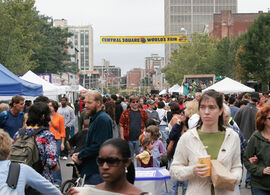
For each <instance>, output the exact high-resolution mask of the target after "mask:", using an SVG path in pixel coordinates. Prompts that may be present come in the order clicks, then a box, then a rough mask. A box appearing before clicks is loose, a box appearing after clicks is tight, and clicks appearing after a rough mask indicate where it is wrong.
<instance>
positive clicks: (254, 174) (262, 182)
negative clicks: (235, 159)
mask: <svg viewBox="0 0 270 195" xmlns="http://www.w3.org/2000/svg"><path fill="white" fill-rule="evenodd" d="M254 155H256V156H257V157H258V163H257V164H252V163H250V162H249V158H250V157H253V156H254ZM244 164H245V167H246V169H247V170H248V171H249V172H250V173H251V187H255V188H259V189H263V190H270V175H265V174H263V170H264V168H265V167H269V166H270V141H268V140H267V139H266V138H264V137H263V136H262V135H261V132H259V131H255V132H254V133H253V135H252V136H251V138H250V140H249V142H248V146H247V149H246V153H245V155H244Z"/></svg>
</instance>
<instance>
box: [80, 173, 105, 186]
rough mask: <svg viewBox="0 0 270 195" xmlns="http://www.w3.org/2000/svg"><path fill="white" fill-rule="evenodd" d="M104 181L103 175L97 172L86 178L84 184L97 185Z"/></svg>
mask: <svg viewBox="0 0 270 195" xmlns="http://www.w3.org/2000/svg"><path fill="white" fill-rule="evenodd" d="M102 182H103V179H102V177H101V176H100V174H98V173H96V174H93V175H90V176H89V177H87V178H85V181H84V184H88V185H97V184H100V183H102Z"/></svg>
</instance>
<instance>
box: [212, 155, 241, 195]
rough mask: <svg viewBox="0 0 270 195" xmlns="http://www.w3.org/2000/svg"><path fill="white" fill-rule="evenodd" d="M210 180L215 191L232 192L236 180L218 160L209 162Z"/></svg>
mask: <svg viewBox="0 0 270 195" xmlns="http://www.w3.org/2000/svg"><path fill="white" fill-rule="evenodd" d="M211 165H212V166H211V180H212V182H213V185H214V187H215V188H217V189H223V190H230V191H234V188H235V184H236V182H237V179H236V178H235V176H234V175H233V174H232V173H231V172H230V171H229V170H228V169H227V168H226V167H224V165H223V164H221V163H220V162H219V161H218V160H211Z"/></svg>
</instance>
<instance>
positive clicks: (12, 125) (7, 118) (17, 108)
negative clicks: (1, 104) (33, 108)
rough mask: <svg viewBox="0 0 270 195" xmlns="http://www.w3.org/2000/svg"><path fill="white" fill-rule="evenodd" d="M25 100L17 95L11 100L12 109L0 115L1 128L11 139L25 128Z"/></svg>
mask: <svg viewBox="0 0 270 195" xmlns="http://www.w3.org/2000/svg"><path fill="white" fill-rule="evenodd" d="M23 109H24V98H23V97H22V96H19V95H15V96H13V97H12V99H11V109H10V110H7V111H3V112H2V113H0V128H2V129H4V131H6V132H7V133H9V136H10V137H11V138H13V137H14V135H15V133H16V132H17V131H18V130H19V129H20V128H22V126H23V117H24V113H23Z"/></svg>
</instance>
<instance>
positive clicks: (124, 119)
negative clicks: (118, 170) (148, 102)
mask: <svg viewBox="0 0 270 195" xmlns="http://www.w3.org/2000/svg"><path fill="white" fill-rule="evenodd" d="M129 99H130V104H129V106H130V108H128V109H126V110H124V111H123V113H122V115H121V117H120V120H119V126H120V136H121V138H122V139H124V140H126V141H128V144H129V147H130V151H131V160H132V162H134V155H135V154H136V155H138V154H139V149H140V148H139V147H140V141H139V136H140V135H141V134H142V133H143V132H144V131H145V122H146V121H147V120H148V115H147V113H146V111H145V110H143V109H141V108H138V103H139V102H138V101H139V98H138V97H137V96H134V95H133V96H130V98H129Z"/></svg>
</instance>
